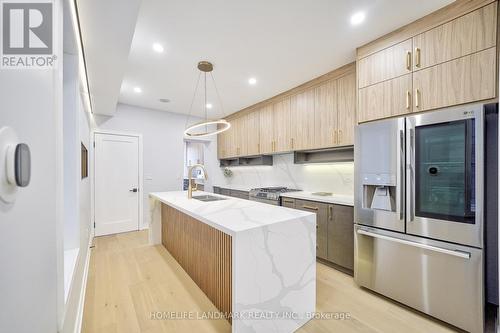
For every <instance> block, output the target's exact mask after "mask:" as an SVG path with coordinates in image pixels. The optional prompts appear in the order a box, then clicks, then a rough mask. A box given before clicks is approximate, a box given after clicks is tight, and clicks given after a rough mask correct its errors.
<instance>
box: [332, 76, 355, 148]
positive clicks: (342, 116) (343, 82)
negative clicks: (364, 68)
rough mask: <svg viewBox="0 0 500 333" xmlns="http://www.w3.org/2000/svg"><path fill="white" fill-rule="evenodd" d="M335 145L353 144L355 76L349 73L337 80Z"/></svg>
mask: <svg viewBox="0 0 500 333" xmlns="http://www.w3.org/2000/svg"><path fill="white" fill-rule="evenodd" d="M336 110H337V115H338V118H337V130H338V132H337V143H336V144H337V145H339V146H349V145H353V144H354V126H355V124H356V74H355V73H351V74H348V75H346V76H343V77H341V78H339V79H338V80H337V109H336Z"/></svg>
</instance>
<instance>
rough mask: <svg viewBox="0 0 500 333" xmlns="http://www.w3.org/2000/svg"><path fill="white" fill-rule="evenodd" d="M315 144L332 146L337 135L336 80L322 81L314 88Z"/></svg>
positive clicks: (319, 146) (317, 145)
mask: <svg viewBox="0 0 500 333" xmlns="http://www.w3.org/2000/svg"><path fill="white" fill-rule="evenodd" d="M314 98H315V100H314V116H315V130H314V134H315V146H316V147H318V148H323V147H333V146H334V145H336V144H337V143H338V142H337V137H338V134H337V133H338V130H337V128H338V124H337V122H338V115H337V111H338V110H337V80H330V81H327V82H326V83H323V84H322V85H320V86H319V87H317V88H316V89H315V90H314Z"/></svg>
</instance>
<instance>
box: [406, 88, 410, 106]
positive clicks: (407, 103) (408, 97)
mask: <svg viewBox="0 0 500 333" xmlns="http://www.w3.org/2000/svg"><path fill="white" fill-rule="evenodd" d="M410 100H411V95H410V91H409V90H407V91H406V109H407V110H409V109H410Z"/></svg>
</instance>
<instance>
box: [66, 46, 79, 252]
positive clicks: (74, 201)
mask: <svg viewBox="0 0 500 333" xmlns="http://www.w3.org/2000/svg"><path fill="white" fill-rule="evenodd" d="M63 62H64V64H63V72H64V73H63V160H64V170H63V174H64V199H63V200H64V208H63V209H64V249H65V250H68V249H74V248H78V247H79V236H80V232H79V225H78V197H79V193H78V190H79V189H78V185H79V183H80V181H79V179H78V174H79V170H80V166H79V162H80V142H79V140H78V125H79V117H78V116H79V115H78V112H77V107H78V104H79V85H78V56H77V55H73V54H68V53H64V58H63Z"/></svg>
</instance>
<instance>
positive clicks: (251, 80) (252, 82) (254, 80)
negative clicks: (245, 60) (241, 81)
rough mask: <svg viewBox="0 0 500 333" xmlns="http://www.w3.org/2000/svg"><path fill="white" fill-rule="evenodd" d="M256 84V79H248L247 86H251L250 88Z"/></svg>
mask: <svg viewBox="0 0 500 333" xmlns="http://www.w3.org/2000/svg"><path fill="white" fill-rule="evenodd" d="M256 83H257V79H256V78H254V77H251V78H249V79H248V84H250V85H252V86H253V85H255V84H256Z"/></svg>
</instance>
